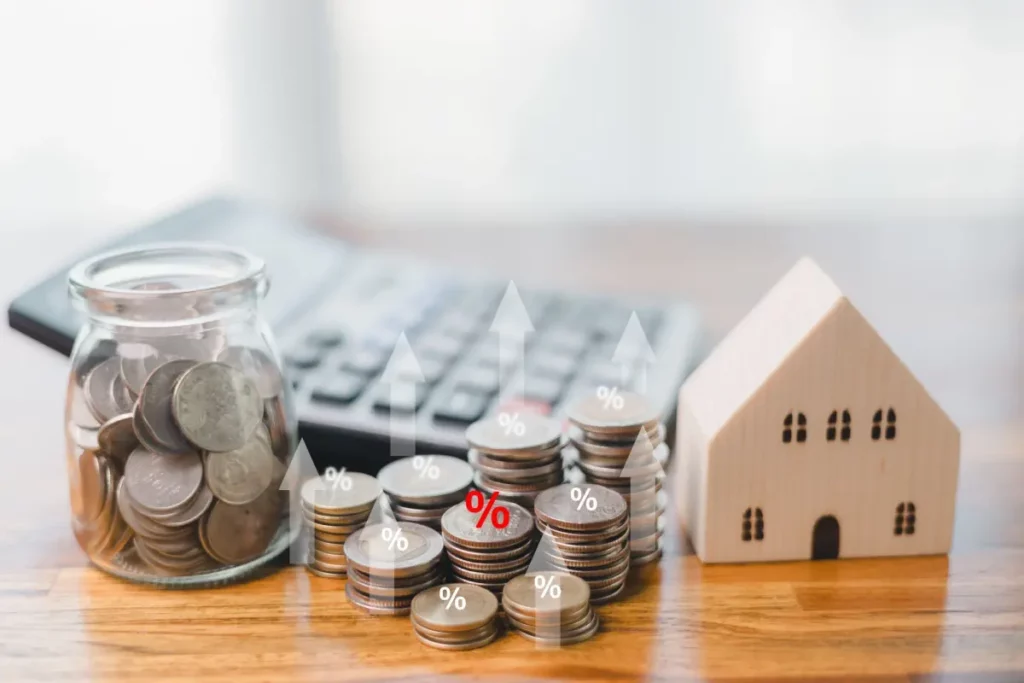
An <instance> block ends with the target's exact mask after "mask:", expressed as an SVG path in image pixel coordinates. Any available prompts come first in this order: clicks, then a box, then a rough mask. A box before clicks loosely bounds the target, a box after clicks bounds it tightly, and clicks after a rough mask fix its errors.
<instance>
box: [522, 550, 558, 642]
mask: <svg viewBox="0 0 1024 683" xmlns="http://www.w3.org/2000/svg"><path fill="white" fill-rule="evenodd" d="M564 563H565V556H563V555H562V552H561V551H560V550H559V549H558V545H557V544H556V543H555V539H554V537H553V536H552V535H551V532H550V531H544V532H543V533H541V537H540V543H538V544H537V548H536V550H534V551H533V558H532V559H531V560H530V566H529V567H527V568H526V576H528V577H530V580H531V581H534V585H533V589H534V593H535V594H536V603H535V604H537V605H540V604H541V600H542V599H543V604H544V605H545V606H546V607H548V608H550V609H545V610H543V611H542V610H538V619H537V635H538V636H539V639H538V640H537V641H536V642H537V649H547V648H551V647H556V648H559V647H561V636H562V622H561V619H560V617H559V614H560V613H561V611H562V609H561V608H562V600H561V587H560V586H559V585H558V579H557V578H555V579H554V581H553V583H551V584H550V585H549V584H547V583H546V582H545V581H544V580H543V579H540V578H539V577H534V576H531V575H532V574H536V573H538V572H562V573H568V572H567V571H566V570H565V564H564Z"/></svg>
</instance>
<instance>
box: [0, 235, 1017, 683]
mask: <svg viewBox="0 0 1024 683" xmlns="http://www.w3.org/2000/svg"><path fill="white" fill-rule="evenodd" d="M334 229H336V230H338V231H341V232H344V233H346V234H348V235H349V236H350V237H352V238H353V239H355V240H357V241H361V242H378V243H383V244H390V245H394V246H396V247H397V248H401V249H402V250H405V251H411V252H415V253H422V254H425V255H429V256H431V257H434V258H437V259H439V260H442V261H444V262H446V263H449V264H451V265H452V266H454V267H462V266H466V267H475V268H484V269H488V270H490V271H491V272H492V273H501V274H504V275H507V276H509V277H514V278H515V279H516V281H517V282H518V283H520V284H550V285H564V286H570V287H573V288H576V289H581V290H586V289H598V290H605V291H628V292H649V293H663V294H668V295H672V296H683V297H687V298H690V299H692V300H693V301H695V302H696V303H697V304H698V306H699V307H700V308H701V310H702V311H703V313H704V314H705V317H706V321H707V326H708V329H709V330H710V331H711V336H712V337H717V336H720V335H722V334H724V333H725V331H727V330H728V329H729V327H730V326H731V325H732V324H733V323H735V322H736V321H737V320H738V319H739V317H740V316H741V315H742V314H743V313H744V312H745V311H746V310H747V309H748V308H749V307H750V306H751V305H752V304H753V303H754V302H755V301H756V299H757V298H758V296H759V295H760V293H761V292H763V291H764V289H765V288H766V287H768V286H769V285H770V284H771V283H772V282H774V280H775V279H776V278H778V277H779V276H780V275H781V274H782V273H783V272H784V271H785V270H786V268H787V267H788V266H789V265H790V264H791V263H792V262H794V261H795V260H796V259H797V258H798V257H799V256H800V255H803V254H810V255H813V256H815V257H816V258H817V259H818V260H819V262H820V263H821V264H822V265H823V266H824V267H825V269H826V270H828V271H829V272H830V273H831V274H832V275H833V276H834V278H835V279H836V280H837V281H838V283H839V284H840V286H841V287H843V288H844V289H845V290H846V292H847V293H848V294H849V296H850V297H851V298H852V299H853V301H854V303H856V304H857V305H858V306H859V307H860V308H861V310H862V311H863V312H864V313H865V314H866V315H867V317H868V318H869V319H870V320H871V321H872V322H873V323H874V324H875V326H876V327H877V328H878V329H879V330H880V331H881V332H882V334H883V336H885V337H886V338H887V340H888V341H889V342H890V344H891V345H892V346H893V348H894V349H895V350H896V352H897V353H899V354H900V355H901V356H902V357H903V358H904V360H905V361H906V362H907V364H908V365H909V366H910V368H911V369H912V370H913V371H914V372H916V373H917V375H918V376H919V378H920V379H921V380H922V382H923V383H924V384H925V386H926V387H928V388H929V390H930V391H932V393H933V394H934V395H935V397H936V398H937V400H938V401H939V402H940V403H941V404H942V405H943V406H944V407H945V408H946V410H947V411H948V412H949V413H950V414H951V415H952V416H953V418H954V419H955V420H956V421H957V422H958V423H959V425H960V427H961V429H962V431H963V455H962V460H961V476H960V490H959V496H958V501H957V523H956V532H955V541H954V551H953V553H952V554H951V555H950V556H949V557H948V558H947V557H923V558H906V559H892V560H852V561H850V560H847V561H834V562H818V563H811V562H797V563H783V564H772V565H749V566H702V565H701V563H700V562H699V561H698V560H697V559H696V558H695V557H694V556H693V555H692V553H691V552H690V550H689V546H688V545H687V543H686V541H685V539H682V538H680V535H679V533H678V531H677V530H676V525H674V524H673V525H672V527H671V528H672V531H670V532H669V534H668V535H667V552H666V556H665V558H664V560H663V561H662V562H661V564H660V566H657V567H653V568H650V569H647V570H645V571H642V572H640V573H637V575H636V576H634V577H633V578H632V580H631V582H630V585H629V592H628V594H627V596H626V597H625V598H624V599H622V600H620V601H619V602H617V603H615V604H613V605H609V606H606V607H601V608H600V609H599V612H600V615H601V619H602V628H601V632H600V633H599V634H598V635H597V636H596V637H595V638H594V639H592V640H591V641H589V642H587V643H584V644H581V645H577V646H572V647H566V648H564V649H561V650H549V651H541V650H535V649H534V647H533V646H532V645H531V644H530V643H529V642H527V641H526V640H524V639H522V638H520V637H518V636H514V635H508V636H505V637H503V638H501V639H500V640H499V641H497V642H496V643H494V644H493V645H491V646H490V647H487V648H484V649H482V650H477V651H473V652H466V653H447V652H440V651H436V650H432V649H429V648H427V647H424V646H422V645H420V644H419V643H418V641H417V640H416V639H415V638H414V636H413V634H412V631H411V630H410V626H409V624H408V621H407V620H406V619H403V618H380V617H376V618H375V617H370V616H367V615H365V614H363V613H361V612H360V611H358V610H356V609H354V608H353V607H351V606H350V605H349V604H348V603H347V602H346V600H345V598H344V594H343V590H342V589H343V586H344V583H343V582H340V581H330V580H324V579H319V578H315V577H312V576H310V575H308V574H307V573H306V572H304V571H303V570H301V569H292V568H289V569H285V570H283V571H280V572H277V573H275V574H273V575H271V576H268V577H266V578H263V579H260V580H257V581H253V582H250V583H246V584H243V585H238V586H233V587H228V588H222V589H216V590H206V591H179V592H170V591H163V590H156V589H151V588H146V587H141V586H135V585H131V584H128V583H124V582H122V581H119V580H117V579H114V578H111V577H108V576H106V575H104V574H102V573H101V572H99V571H97V570H94V569H92V568H90V567H89V566H88V565H87V563H86V561H85V558H84V557H83V555H82V553H81V552H80V551H79V550H78V548H77V547H76V545H75V542H74V540H73V538H72V536H71V533H70V531H69V524H68V520H69V510H68V503H67V489H66V473H65V465H64V461H63V450H62V448H63V447H62V436H61V423H62V410H63V406H62V400H63V391H64V387H63V383H64V380H65V376H66V375H65V372H66V369H65V365H64V360H63V359H61V358H60V357H58V356H57V355H56V354H53V353H51V352H49V351H46V350H45V349H42V348H41V347H37V346H35V345H33V344H32V343H30V342H28V341H26V340H24V339H22V338H20V337H17V336H16V335H14V334H12V333H10V332H9V331H6V330H5V331H4V333H3V335H2V336H0V351H2V357H3V361H2V362H3V363H4V366H3V377H4V379H5V380H6V381H5V389H4V392H3V395H2V397H0V401H2V402H0V408H2V413H0V434H2V436H3V440H4V441H3V443H4V446H5V448H4V450H5V451H6V452H5V453H4V457H3V458H2V459H0V482H2V486H3V489H2V490H3V495H2V496H0V681H37V680H38V681H57V680H60V681H70V680H83V681H152V680H177V681H225V682H227V681H232V682H235V681H340V680H357V679H358V680H363V679H381V680H383V679H403V680H407V681H412V680H427V679H435V678H441V679H444V678H446V679H449V680H456V679H469V678H488V679H491V680H524V679H536V680H542V679H543V680H554V679H577V678H579V679H591V680H627V679H643V678H649V679H660V680H666V681H678V680H714V681H726V680H739V679H743V680H747V679H755V680H791V679H799V680H815V681H820V680H829V681H831V680H871V681H938V680H942V681H946V680H949V681H961V680H962V681H1024V228H1022V227H1021V226H1020V223H1019V222H1018V221H1010V220H1006V221H997V220H992V221H980V220H972V221H961V222H956V221H910V222H907V223H901V224H894V223H885V224H858V225H834V226H832V225H829V226H821V227H819V228H816V229H807V228H805V229H787V228H779V227H771V226H762V227H759V228H753V227H742V228H741V227H733V226H701V225H696V226H678V225H670V224H665V225H656V224H646V225H645V226H644V227H643V228H636V227H634V226H626V225H621V226H604V227H599V228H598V227H591V228H589V229H584V228H578V229H572V228H569V229H563V230H558V231H553V230H545V229H512V228H509V229H494V230H479V231H473V230H469V229H463V230H459V229H450V230H449V229H443V230H437V229H434V230H426V229H423V230H414V231H408V232H404V233H397V234H396V233H383V234H381V233H377V232H374V231H369V230H355V229H350V228H348V227H346V226H344V225H338V226H335V227H334ZM58 232H59V231H58ZM72 234H74V233H73V231H71V230H69V231H68V235H72ZM58 236H59V235H58ZM50 237H54V235H51V236H49V237H45V240H46V241H50V240H49V238H50ZM70 239H71V243H72V244H74V240H75V239H82V238H80V237H72V238H70ZM62 244H63V245H64V248H65V249H67V248H69V247H67V242H62ZM49 249H50V248H49V247H44V245H43V244H42V243H40V242H36V241H34V240H30V241H29V243H28V245H27V246H26V245H20V246H17V247H14V246H13V245H12V249H10V250H9V251H8V253H7V254H6V255H5V256H4V257H3V266H4V273H3V274H2V275H0V287H2V289H3V292H2V293H3V294H5V295H7V297H8V298H9V297H10V296H13V295H14V294H15V293H16V291H17V290H18V289H20V288H22V287H24V286H25V285H26V284H27V283H28V282H29V281H30V280H31V279H32V278H34V277H38V275H39V274H40V272H41V271H45V269H46V268H48V267H52V266H53V265H55V263H56V262H53V263H51V262H49V261H47V260H46V259H44V258H43V256H42V255H43V254H44V253H49ZM44 261H45V262H44Z"/></svg>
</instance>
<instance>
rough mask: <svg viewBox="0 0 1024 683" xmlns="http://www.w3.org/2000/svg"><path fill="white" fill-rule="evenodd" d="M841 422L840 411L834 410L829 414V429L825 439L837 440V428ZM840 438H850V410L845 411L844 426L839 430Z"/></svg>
mask: <svg viewBox="0 0 1024 683" xmlns="http://www.w3.org/2000/svg"><path fill="white" fill-rule="evenodd" d="M838 422H839V411H838V410H833V411H832V414H831V415H829V416H828V429H826V430H825V440H826V441H835V440H836V428H837V423H838ZM839 438H840V439H842V440H843V441H849V440H850V411H849V410H844V411H843V428H842V430H841V431H840V432H839Z"/></svg>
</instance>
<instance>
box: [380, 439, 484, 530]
mask: <svg viewBox="0 0 1024 683" xmlns="http://www.w3.org/2000/svg"><path fill="white" fill-rule="evenodd" d="M377 479H378V480H379V481H380V485H381V487H382V488H383V489H384V493H386V494H387V495H388V500H389V502H390V503H391V510H392V512H394V515H395V518H396V519H397V520H399V521H401V522H413V523H416V524H423V525H425V526H429V527H430V528H432V529H435V530H440V528H441V516H442V515H444V513H445V511H446V510H447V509H448V508H450V507H451V506H452V505H455V504H456V503H460V502H462V501H463V500H465V499H466V493H467V492H468V491H469V487H470V486H471V485H472V483H473V469H472V468H471V467H470V466H469V465H468V464H466V462H465V461H464V460H459V459H458V458H453V457H451V456H449V455H415V456H413V457H411V458H402V459H401V460H396V461H395V462H393V463H390V464H389V465H386V466H385V467H384V468H383V469H381V471H380V472H378V473H377Z"/></svg>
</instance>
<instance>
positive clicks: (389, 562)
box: [345, 522, 444, 578]
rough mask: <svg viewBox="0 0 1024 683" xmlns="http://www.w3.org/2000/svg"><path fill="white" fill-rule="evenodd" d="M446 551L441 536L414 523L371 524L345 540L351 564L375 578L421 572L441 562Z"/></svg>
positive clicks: (346, 551)
mask: <svg viewBox="0 0 1024 683" xmlns="http://www.w3.org/2000/svg"><path fill="white" fill-rule="evenodd" d="M443 551H444V543H442V541H441V535H440V534H439V533H437V532H436V531H434V530H433V529H431V528H429V527H425V526H423V525H421V524H414V523H412V522H398V523H396V524H371V525H369V526H365V527H363V528H362V529H360V530H359V531H356V532H355V533H354V534H352V535H351V536H349V537H348V539H347V540H346V541H345V555H346V557H348V562H349V564H350V565H353V566H355V567H356V569H359V570H360V571H363V572H366V573H368V574H371V575H375V576H394V577H396V578H398V577H402V576H409V575H412V574H419V573H422V572H424V571H426V570H427V569H429V568H430V567H432V566H433V565H435V564H437V563H438V562H439V561H440V560H441V556H442V553H443Z"/></svg>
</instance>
